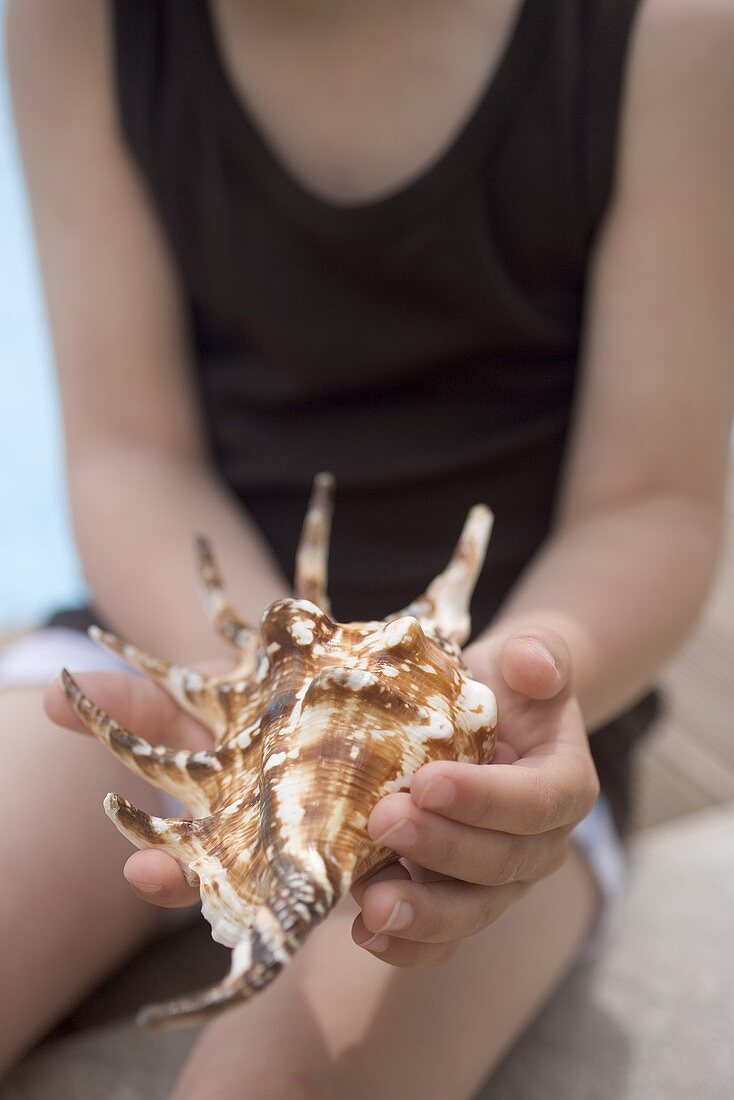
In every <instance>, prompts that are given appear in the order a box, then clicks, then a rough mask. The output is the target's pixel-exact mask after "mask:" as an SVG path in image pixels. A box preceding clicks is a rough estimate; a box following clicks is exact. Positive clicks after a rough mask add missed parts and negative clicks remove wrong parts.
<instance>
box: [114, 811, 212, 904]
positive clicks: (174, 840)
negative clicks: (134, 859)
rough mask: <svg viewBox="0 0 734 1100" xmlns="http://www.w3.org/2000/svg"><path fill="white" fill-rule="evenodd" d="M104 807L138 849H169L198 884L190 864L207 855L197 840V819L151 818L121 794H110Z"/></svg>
mask: <svg viewBox="0 0 734 1100" xmlns="http://www.w3.org/2000/svg"><path fill="white" fill-rule="evenodd" d="M104 809H105V813H106V814H107V816H108V817H109V819H110V821H112V822H113V823H114V824H115V826H116V827H117V829H118V830H119V831H120V832H121V833H122V835H123V836H124V837H127V839H128V840H129V841H130V843H131V844H134V845H135V847H136V848H157V849H158V850H159V851H162V852H167V853H168V854H169V855H171V856H173V858H174V859H175V860H177V862H178V863H179V864H180V865H181V866H182V867H183V870H184V873H185V875H186V878H187V880H188V882H189V885H191V886H198V884H199V879H198V876H197V875H196V874H194V873H192V872H191V871H190V870H189V864H190V863H191V862H193V860H195V859H197V858H198V857H199V856H201V855H202V854H203V848H202V846H201V844H200V843H199V842H198V841H197V839H196V824H195V822H193V821H183V820H182V821H178V820H176V819H174V818H164V817H151V815H150V814H146V813H145V812H144V811H143V810H139V809H138V808H137V806H133V804H132V802H128V801H127V799H125V798H121V797H120V795H119V794H108V795H107V796H106V798H105V800H104Z"/></svg>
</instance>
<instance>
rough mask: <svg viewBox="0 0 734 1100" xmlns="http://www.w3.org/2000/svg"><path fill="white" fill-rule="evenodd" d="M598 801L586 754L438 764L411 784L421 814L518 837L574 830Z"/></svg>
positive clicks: (425, 769)
mask: <svg viewBox="0 0 734 1100" xmlns="http://www.w3.org/2000/svg"><path fill="white" fill-rule="evenodd" d="M598 796H599V780H598V776H597V774H596V771H595V769H594V764H593V761H592V760H591V758H590V757H589V756H588V753H586V752H583V753H579V754H569V753H566V754H563V755H562V756H561V757H560V758H558V759H556V758H554V757H546V758H545V760H542V761H540V760H536V759H535V758H529V759H528V760H518V761H517V762H516V763H514V764H489V765H487V764H464V763H461V762H459V761H457V760H440V761H439V760H436V761H432V762H431V763H430V764H426V765H424V766H423V767H422V768H421V769H420V770H419V771H417V772H416V773H415V775H414V776H413V779H412V782H411V785H410V797H411V798H412V799H413V801H414V802H415V804H416V806H418V807H419V808H420V809H423V810H430V811H431V812H432V813H434V814H440V815H441V816H443V817H447V818H450V819H451V820H452V821H459V822H461V823H462V824H464V825H473V826H475V827H476V828H480V829H494V830H497V831H499V832H504V833H515V834H517V835H520V836H531V835H536V834H540V833H546V832H549V831H551V830H553V829H560V828H564V827H570V826H572V825H576V824H577V823H578V822H579V821H581V819H582V818H583V817H585V816H586V814H587V813H588V812H589V811H590V810H591V808H592V807H593V805H594V803H595V802H596V800H597V798H598ZM391 797H392V796H391ZM378 805H380V803H378ZM375 809H377V807H375Z"/></svg>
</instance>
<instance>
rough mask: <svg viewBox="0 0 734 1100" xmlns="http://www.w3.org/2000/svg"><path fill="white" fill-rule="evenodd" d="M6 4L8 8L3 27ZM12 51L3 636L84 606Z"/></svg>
mask: <svg viewBox="0 0 734 1100" xmlns="http://www.w3.org/2000/svg"><path fill="white" fill-rule="evenodd" d="M4 14H5V0H0V17H2V19H3V26H4ZM5 68H6V66H5V50H4V48H3V51H2V62H1V63H0V630H1V629H2V628H3V627H6V626H11V625H25V624H27V623H31V622H33V621H36V620H38V619H39V618H41V617H42V616H43V615H45V614H46V613H48V611H49V610H52V609H53V608H54V607H56V606H58V605H59V604H62V603H68V602H69V601H74V600H78V599H80V598H83V585H82V578H81V573H80V569H79V565H78V562H77V559H76V555H75V553H74V550H73V546H72V541H71V534H70V530H69V523H68V518H67V511H66V502H65V489H64V480H63V469H62V466H63V459H62V450H61V433H60V423H59V414H58V406H57V394H56V387H55V382H54V378H53V369H52V360H51V350H50V348H49V342H48V334H47V331H46V324H45V321H44V312H43V302H42V298H41V289H40V285H39V279H38V272H37V268H36V262H35V254H34V248H33V240H32V236H31V230H30V225H29V218H28V209H27V204H26V200H25V194H24V187H23V179H22V175H21V170H20V165H19V163H18V156H17V151H16V148H15V141H14V134H13V123H12V118H11V113H10V102H9V93H8V87H7V81H6V75H5Z"/></svg>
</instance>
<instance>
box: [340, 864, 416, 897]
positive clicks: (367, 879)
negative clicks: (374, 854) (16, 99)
mask: <svg viewBox="0 0 734 1100" xmlns="http://www.w3.org/2000/svg"><path fill="white" fill-rule="evenodd" d="M400 880H407V881H408V882H409V881H410V873H409V872H408V871H407V870H406V868H405V867H403V865H402V864H401V863H397V862H396V863H389V864H388V865H387V867H383V868H382V869H381V870H379V871H376V872H375V874H373V875H365V876H364V877H363V878H361V879H360V880H359V882H356V883H355V884H354V886H352V888H351V891H350V892H351V895H352V897H353V898H354V900H355V901H356V903H357V905H360V906H361V905H362V902H363V900H364V896H365V893H366V891H367V890H368V889H369V888H370V886H373V885H374V883H376V882H391V881H400Z"/></svg>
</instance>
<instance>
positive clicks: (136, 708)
mask: <svg viewBox="0 0 734 1100" xmlns="http://www.w3.org/2000/svg"><path fill="white" fill-rule="evenodd" d="M74 676H75V679H76V680H77V682H78V684H79V686H80V687H81V689H82V690H83V692H84V694H85V695H88V696H89V697H90V699H93V700H94V702H95V703H96V704H97V706H99V707H101V708H102V710H104V711H106V712H107V713H108V714H111V715H114V717H115V719H116V720H117V721H118V722H119V723H120V724H121V725H123V726H125V727H127V728H128V729H131V730H133V731H134V732H135V733H136V734H138V735H139V736H141V737H144V738H146V739H147V740H149V741H152V742H153V743H156V744H157V743H161V742H163V743H165V744H166V745H168V746H169V747H170V748H174V749H176V748H186V749H195V750H197V749H207V748H210V747H211V743H212V739H211V737H210V736H209V734H208V733H207V732H206V731H205V730H204V729H203V727H202V726H200V725H199V724H198V723H197V722H195V721H194V720H193V719H192V718H191V717H190V716H189V715H187V714H185V713H184V712H183V711H182V710H181V709H180V708H179V707H178V706H177V705H176V703H175V702H174V701H173V699H171V697H170V696H169V695H166V693H165V692H164V691H161V689H160V688H158V687H156V685H155V684H151V683H150V682H149V681H147V680H144V679H142V677H140V676H132V675H130V674H128V673H125V672H81V673H75V674H74ZM44 705H45V708H46V714H47V715H48V716H49V718H50V719H51V720H52V721H53V722H56V723H57V724H58V725H60V726H64V727H66V729H70V730H75V731H78V732H81V733H88V732H89V731H88V730H87V727H86V726H85V725H84V723H83V722H82V721H81V719H80V718H78V717H77V715H76V714H75V713H74V710H73V708H72V706H71V703H70V702H69V700H68V699H67V697H66V695H65V693H64V689H63V688H62V686H61V683H60V681H59V680H52V681H51V683H50V684H49V685H48V687H47V688H46V694H45V698H44Z"/></svg>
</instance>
